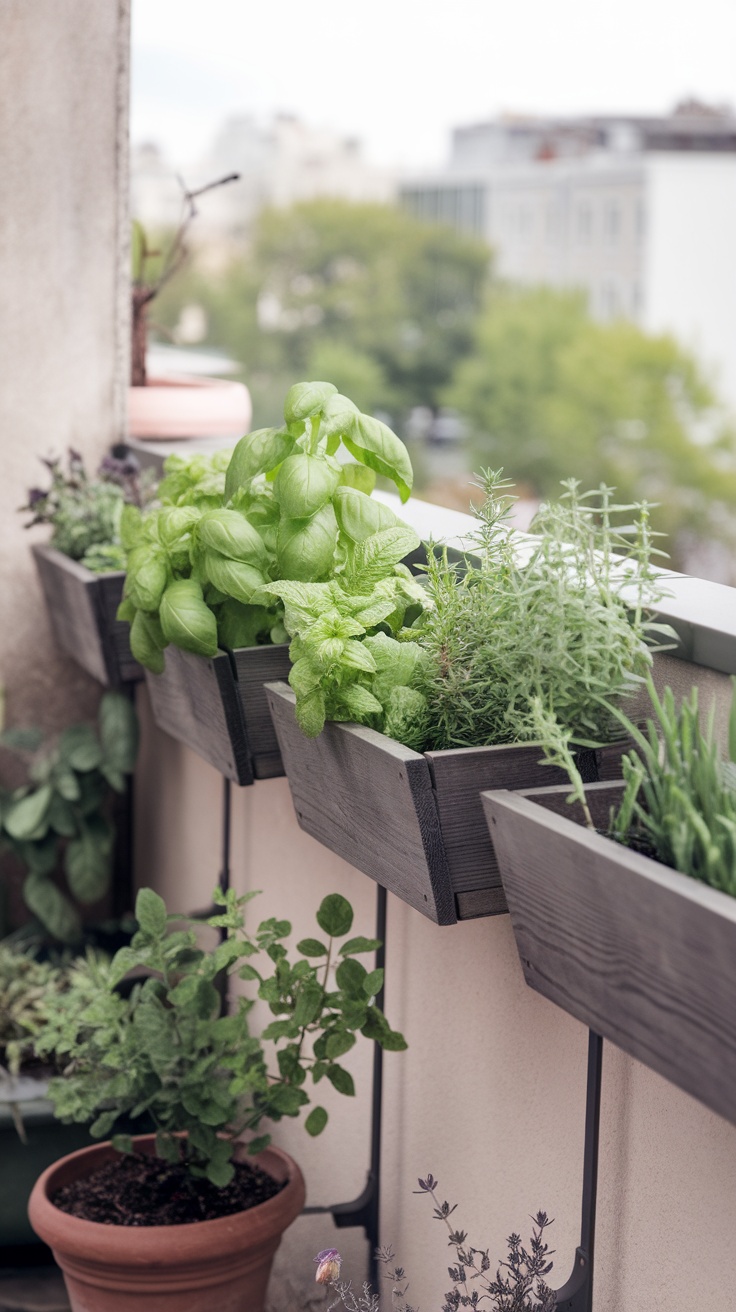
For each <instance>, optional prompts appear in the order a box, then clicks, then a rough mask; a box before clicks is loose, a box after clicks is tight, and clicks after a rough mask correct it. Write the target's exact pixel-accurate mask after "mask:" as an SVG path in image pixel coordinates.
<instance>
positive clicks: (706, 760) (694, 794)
mask: <svg viewBox="0 0 736 1312" xmlns="http://www.w3.org/2000/svg"><path fill="white" fill-rule="evenodd" d="M646 684H647V691H648V694H649V699H650V702H651V705H652V709H653V712H654V714H653V717H650V718H649V719H648V720H647V722H646V726H645V728H644V729H642V728H641V727H640V726H639V725H637V724H634V723H633V722H632V721H631V720H630V719H629V718H628V717H627V716H626V715H625V714H624V712H623V711H621V710H618V711H617V712H616V715H617V719H618V721H619V722H620V724H621V725H622V727H623V728H624V729H625V731H626V732H627V733H628V734H629V735H630V736H631V738H632V739H633V741H634V743H635V747H634V749H633V750H632V751H631V752H629V753H627V755H626V756H624V757H623V759H622V762H621V764H622V770H623V777H624V780H625V781H626V789H625V791H624V795H623V798H622V801H621V804H620V806H619V807H618V809H617V810H614V811H613V812H612V814H611V822H610V827H609V833H610V836H611V837H612V838H614V839H616V841H617V842H619V843H623V844H624V845H625V846H628V847H634V848H636V849H637V850H639V851H642V852H645V853H646V854H647V855H651V856H654V857H655V858H656V859H657V860H658V861H661V862H662V863H663V864H664V865H667V866H671V867H672V868H673V869H674V870H679V871H680V872H681V873H682V874H684V875H690V876H691V877H692V878H693V879H699V880H701V881H702V882H703V883H705V884H710V885H711V887H713V888H718V889H720V890H721V891H722V892H724V893H729V894H730V895H731V896H732V897H736V680H734V681H733V686H734V692H733V693H732V698H731V713H730V717H729V733H728V757H727V758H725V759H723V758H722V757H721V755H720V752H719V749H718V744H717V742H716V739H715V728H714V724H715V706H712V707H711V710H710V714H709V716H708V718H707V720H706V723H705V727H704V728H703V727H702V725H701V722H700V716H699V709H698V689H697V687H693V688H691V690H690V695H689V696H688V697H684V698H683V700H682V702H681V703H680V705H679V707H678V705H677V702H676V700H675V695H674V693H673V691H672V689H671V688H665V690H664V693H663V696H662V697H661V698H660V697H659V696H658V694H657V690H656V688H655V687H654V682H653V680H652V677H651V675H648V676H647V681H646ZM539 726H540V736H541V737H542V740H543V742H544V745H545V748H546V754H547V757H548V759H549V760H551V761H552V762H553V763H554V764H557V765H560V766H562V767H563V768H564V769H565V770H566V771H567V773H568V776H569V778H570V781H571V783H572V786H573V792H572V794H571V797H570V801H578V802H580V804H581V806H582V807H583V811H584V814H585V821H586V824H587V825H588V827H589V828H590V829H594V828H595V826H594V823H593V820H592V818H591V815H590V811H589V809H588V806H587V803H586V798H585V785H584V783H583V781H582V779H581V778H580V775H579V773H578V771H577V768H576V765H575V761H574V759H573V756H572V752H571V749H570V743H569V736H568V735H566V734H564V733H562V732H560V731H559V729H557V731H555V726H553V725H550V724H549V723H545V722H544V719H543V717H542V716H541V715H540V717H539Z"/></svg>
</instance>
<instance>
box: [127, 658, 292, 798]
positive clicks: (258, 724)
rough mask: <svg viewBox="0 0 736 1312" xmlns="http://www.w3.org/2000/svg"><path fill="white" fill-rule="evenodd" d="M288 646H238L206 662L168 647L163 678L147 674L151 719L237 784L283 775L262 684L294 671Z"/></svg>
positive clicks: (281, 677) (160, 675)
mask: <svg viewBox="0 0 736 1312" xmlns="http://www.w3.org/2000/svg"><path fill="white" fill-rule="evenodd" d="M290 665H291V662H290V661H289V647H288V644H286V643H284V644H279V645H278V646H275V647H239V648H237V649H236V650H235V651H232V652H225V651H219V652H218V653H217V655H216V656H213V657H212V658H211V659H208V658H207V657H205V656H195V655H194V654H193V653H192V652H187V651H180V649H179V648H178V647H167V648H166V668H165V670H164V672H163V674H152V673H151V672H150V670H146V684H147V685H148V692H149V695H150V698H151V707H152V709H153V717H154V719H155V721H156V724H157V725H158V726H159V728H160V729H163V730H164V731H165V732H166V733H167V734H169V735H170V737H171V738H176V739H177V741H178V742H181V743H186V745H187V747H191V749H192V751H194V752H196V753H197V755H198V756H201V757H203V758H204V760H205V761H209V763H210V765H213V766H214V767H215V769H216V770H219V772H220V774H223V775H225V777H226V778H227V779H231V780H232V781H233V783H236V784H252V783H254V782H255V780H256V779H272V778H274V777H275V776H276V775H282V774H283V773H284V767H283V765H282V762H281V753H280V752H279V744H278V742H277V740H276V734H275V732H274V727H273V723H272V720H271V715H270V712H269V709H268V703H267V701H266V693H265V690H264V686H263V685H264V683H265V682H266V681H267V680H269V679H284V678H286V677H287V675H288V673H289V669H290Z"/></svg>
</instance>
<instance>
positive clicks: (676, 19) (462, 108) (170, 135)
mask: <svg viewBox="0 0 736 1312" xmlns="http://www.w3.org/2000/svg"><path fill="white" fill-rule="evenodd" d="M690 95H695V96H698V97H699V98H702V99H705V100H709V101H716V102H723V101H727V102H729V103H731V104H734V103H736V0H604V2H602V0H370V2H369V3H366V0H362V2H361V0H133V107H132V130H133V139H134V140H135V141H140V140H142V139H153V140H157V141H158V142H159V143H160V144H161V145H162V146H164V148H165V149H166V150H167V152H168V153H169V155H170V156H171V159H172V162H173V163H175V164H179V165H181V164H186V163H188V162H190V161H191V160H192V159H194V158H196V156H197V155H198V154H199V152H200V151H201V150H202V149H203V148H204V147H205V146H206V145H207V144H208V142H209V140H210V139H211V137H212V135H213V133H214V131H215V129H216V128H217V125H218V124H219V123H220V122H221V120H222V119H223V118H225V117H226V116H227V115H228V114H230V113H243V112H245V113H252V114H256V115H258V116H266V115H268V114H270V113H272V112H274V111H276V110H283V111H287V112H290V113H295V114H297V115H298V116H299V117H300V118H303V119H304V120H305V121H306V122H308V123H310V124H314V125H315V126H321V127H324V126H329V127H332V128H335V129H337V130H339V131H340V132H342V133H344V134H346V135H350V136H357V137H359V138H360V139H361V141H362V142H363V144H364V149H365V153H366V155H367V156H368V158H370V159H372V160H373V161H375V162H376V163H381V164H398V165H401V166H404V167H407V166H408V167H412V166H417V167H422V166H426V165H432V164H434V163H439V162H441V161H442V159H443V158H444V157H445V155H446V151H447V140H448V133H449V129H450V128H451V127H452V126H453V125H455V124H461V123H469V122H473V121H477V120H482V119H485V118H488V117H490V116H492V115H494V114H496V113H498V112H499V111H503V110H513V111H531V112H537V113H544V112H551V113H560V112H568V111H570V112H585V111H595V110H599V111H604V112H605V111H615V110H623V111H628V112H636V111H641V112H644V113H647V112H654V113H657V112H661V111H663V110H665V109H668V108H670V107H671V106H672V105H673V104H674V102H675V101H676V100H678V99H681V98H682V97H684V96H690Z"/></svg>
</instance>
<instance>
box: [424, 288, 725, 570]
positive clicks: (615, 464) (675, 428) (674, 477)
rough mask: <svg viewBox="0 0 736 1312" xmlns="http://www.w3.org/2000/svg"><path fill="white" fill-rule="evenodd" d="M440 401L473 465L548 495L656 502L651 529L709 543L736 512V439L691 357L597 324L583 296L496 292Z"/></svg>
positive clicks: (617, 326)
mask: <svg viewBox="0 0 736 1312" xmlns="http://www.w3.org/2000/svg"><path fill="white" fill-rule="evenodd" d="M444 399H445V401H446V402H447V403H448V404H450V405H453V406H455V407H457V409H458V410H460V411H461V413H462V414H464V415H465V416H466V418H467V419H468V421H469V424H470V427H471V431H472V434H473V439H474V443H475V455H476V460H477V462H479V463H481V464H493V465H494V466H500V465H502V466H503V467H504V469H505V471H506V473H507V474H508V475H509V476H510V477H511V478H513V479H515V480H516V481H517V482H519V483H522V484H526V485H527V486H528V487H529V488H530V489H531V490H532V491H533V492H535V493H537V494H538V495H541V496H545V497H546V496H554V495H556V494H557V492H558V490H559V483H560V480H561V479H563V478H566V477H569V476H570V475H574V476H575V477H576V478H579V479H580V480H581V481H582V482H583V484H584V485H585V486H586V487H594V486H597V485H598V484H599V483H600V482H602V481H603V482H606V483H608V484H610V485H612V486H614V487H616V488H617V489H618V499H619V500H622V499H627V500H632V499H640V498H646V499H647V500H649V501H652V502H657V503H659V505H658V509H657V511H656V512H655V515H654V516H653V520H654V523H655V526H656V527H657V528H658V529H660V530H663V531H665V532H667V533H668V534H670V535H671V538H672V541H671V544H670V549H671V550H672V551H673V552H674V553H675V554H676V552H677V542H676V535H677V533H678V532H679V531H680V530H682V529H688V530H690V531H692V532H694V533H696V534H698V535H699V536H703V537H714V536H717V534H716V532H715V531H714V525H725V524H726V523H727V521H728V519H729V514H728V513H727V512H728V511H729V510H730V517H731V518H732V516H733V508H734V507H736V435H735V434H734V429H733V427H732V426H731V425H730V424H729V422H728V420H727V418H726V417H725V415H724V412H723V411H722V409H720V408H719V407H718V404H717V402H716V398H715V397H714V395H713V392H712V391H711V389H710V387H709V386H708V384H707V383H706V381H705V380H704V377H703V374H702V372H701V370H700V368H699V366H698V364H697V362H696V361H695V360H694V359H693V357H692V356H691V355H689V354H688V352H687V351H685V350H683V348H682V347H681V346H680V345H679V344H678V343H677V342H676V341H675V340H674V339H673V338H672V337H669V336H651V335H648V334H647V333H645V332H643V331H642V330H641V329H640V328H637V327H636V325H634V324H632V323H629V322H626V321H624V320H618V321H616V322H613V323H608V324H602V323H596V322H595V321H594V320H593V319H592V318H591V317H590V315H589V314H588V312H587V309H586V306H585V301H584V298H583V296H582V295H579V294H577V293H571V292H560V291H555V290H552V289H549V288H533V289H501V290H497V291H493V292H492V293H491V295H490V297H489V301H488V305H487V308H486V310H485V312H484V314H483V316H482V318H481V319H480V321H479V325H478V329H477V334H476V338H475V344H474V349H473V351H472V353H471V354H470V355H469V356H468V357H467V358H466V359H465V360H463V361H461V362H460V364H459V365H458V368H457V370H456V373H455V377H454V379H453V382H452V384H451V386H450V387H449V388H447V389H445V394H444Z"/></svg>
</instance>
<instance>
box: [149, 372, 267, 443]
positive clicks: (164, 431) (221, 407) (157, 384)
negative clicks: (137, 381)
mask: <svg viewBox="0 0 736 1312" xmlns="http://www.w3.org/2000/svg"><path fill="white" fill-rule="evenodd" d="M251 415H252V406H251V401H250V393H249V391H248V388H247V387H244V386H243V384H242V383H233V382H229V381H227V380H224V379H220V378H199V377H195V376H193V375H189V374H178V375H174V374H172V375H170V376H167V377H159V378H151V379H150V380H149V382H148V383H147V384H146V386H145V387H129V388H128V430H129V432H130V436H131V437H145V438H148V439H154V440H155V439H156V438H159V439H160V440H168V441H170V440H171V439H173V438H177V437H242V435H243V433H247V432H248V429H249V427H250V421H251Z"/></svg>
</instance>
